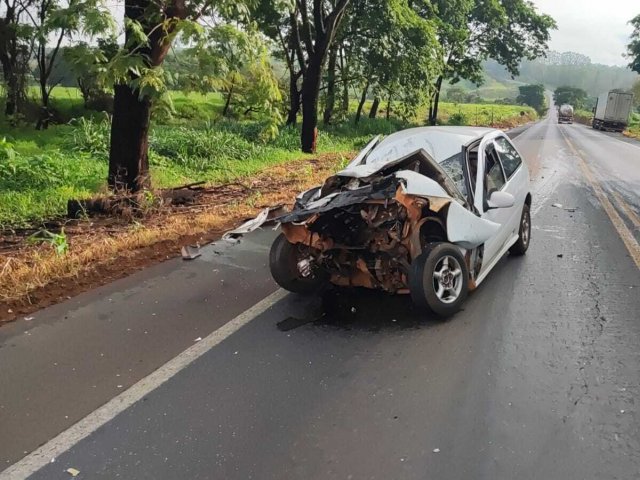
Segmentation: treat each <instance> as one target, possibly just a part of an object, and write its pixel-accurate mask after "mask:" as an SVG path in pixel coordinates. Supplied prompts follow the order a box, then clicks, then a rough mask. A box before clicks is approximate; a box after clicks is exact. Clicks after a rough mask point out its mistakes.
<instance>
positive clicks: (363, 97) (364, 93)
mask: <svg viewBox="0 0 640 480" xmlns="http://www.w3.org/2000/svg"><path fill="white" fill-rule="evenodd" d="M368 91H369V80H367V83H366V84H365V85H364V88H363V89H362V95H361V96H360V103H358V109H357V110H356V118H355V123H358V122H359V121H360V116H361V115H362V108H363V107H364V102H365V101H366V100H367V92H368Z"/></svg>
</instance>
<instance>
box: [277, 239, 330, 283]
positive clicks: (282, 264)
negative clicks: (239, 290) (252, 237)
mask: <svg viewBox="0 0 640 480" xmlns="http://www.w3.org/2000/svg"><path fill="white" fill-rule="evenodd" d="M303 257H304V255H303V253H302V252H301V251H300V247H299V246H298V245H294V244H292V243H289V241H288V240H287V237H285V236H284V234H282V233H281V234H280V235H278V236H277V237H276V239H275V240H274V241H273V244H272V245H271V251H270V252H269V268H270V270H271V276H272V277H273V279H274V280H275V281H276V283H277V284H278V285H280V286H281V287H282V288H284V289H285V290H288V291H289V292H292V293H302V294H309V293H314V292H317V291H318V290H320V289H321V288H322V287H323V286H324V285H325V284H326V283H327V280H328V275H327V272H325V271H324V270H322V269H320V268H313V269H312V270H311V273H310V274H309V275H308V276H306V277H304V276H302V274H301V273H300V271H299V269H298V262H299V261H300V260H302V258H303Z"/></svg>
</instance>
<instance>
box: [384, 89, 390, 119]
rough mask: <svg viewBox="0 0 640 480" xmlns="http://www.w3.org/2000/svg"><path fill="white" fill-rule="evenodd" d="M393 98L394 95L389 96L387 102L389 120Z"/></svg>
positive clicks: (386, 114)
mask: <svg viewBox="0 0 640 480" xmlns="http://www.w3.org/2000/svg"><path fill="white" fill-rule="evenodd" d="M391 98H392V94H391V93H390V94H389V100H387V112H386V113H385V118H386V119H387V120H389V116H390V115H391Z"/></svg>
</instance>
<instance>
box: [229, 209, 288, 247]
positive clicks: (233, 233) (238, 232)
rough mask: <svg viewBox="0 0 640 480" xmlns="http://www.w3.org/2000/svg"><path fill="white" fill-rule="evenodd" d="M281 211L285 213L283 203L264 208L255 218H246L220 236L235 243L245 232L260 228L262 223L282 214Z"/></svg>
mask: <svg viewBox="0 0 640 480" xmlns="http://www.w3.org/2000/svg"><path fill="white" fill-rule="evenodd" d="M283 213H285V210H284V205H276V206H274V207H268V208H265V209H264V210H262V211H261V212H260V213H259V214H258V215H257V216H256V217H255V218H252V219H250V220H247V221H246V222H244V223H243V224H242V225H240V226H239V227H238V228H234V229H233V230H230V231H228V232H226V233H225V234H224V235H223V236H222V239H223V240H226V241H227V242H231V243H237V242H239V241H240V237H241V236H242V235H244V234H245V233H249V232H253V231H254V230H256V229H258V228H260V227H261V226H262V225H263V224H264V223H266V222H268V221H270V220H272V219H274V218H276V217H278V216H280V215H282V214H283Z"/></svg>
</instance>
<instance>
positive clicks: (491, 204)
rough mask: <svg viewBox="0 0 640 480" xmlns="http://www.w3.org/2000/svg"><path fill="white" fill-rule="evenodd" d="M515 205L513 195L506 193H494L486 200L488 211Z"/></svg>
mask: <svg viewBox="0 0 640 480" xmlns="http://www.w3.org/2000/svg"><path fill="white" fill-rule="evenodd" d="M514 203H516V199H515V197H514V196H513V195H511V194H510V193H507V192H500V191H495V192H492V193H491V195H489V199H488V200H487V207H488V209H492V208H510V207H513V204H514Z"/></svg>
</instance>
